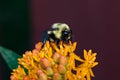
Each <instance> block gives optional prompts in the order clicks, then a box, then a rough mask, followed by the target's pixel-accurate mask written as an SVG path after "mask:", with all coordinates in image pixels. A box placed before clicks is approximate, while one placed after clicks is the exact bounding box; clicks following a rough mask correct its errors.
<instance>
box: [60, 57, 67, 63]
mask: <svg viewBox="0 0 120 80" xmlns="http://www.w3.org/2000/svg"><path fill="white" fill-rule="evenodd" d="M60 64H62V65H66V64H67V58H66V57H65V56H60Z"/></svg>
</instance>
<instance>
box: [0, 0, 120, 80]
mask: <svg viewBox="0 0 120 80" xmlns="http://www.w3.org/2000/svg"><path fill="white" fill-rule="evenodd" d="M14 4H16V3H14ZM21 4H23V3H21ZM119 4H120V1H119V0H31V1H30V2H29V1H26V2H24V7H23V6H21V7H23V8H21V7H20V10H21V14H19V15H22V16H21V17H22V19H21V18H19V17H18V16H19V15H18V16H14V15H13V16H14V18H15V19H13V20H17V21H18V22H19V23H18V25H14V26H17V27H11V28H8V27H7V29H5V28H4V26H3V25H1V24H3V22H1V24H0V25H1V27H0V36H1V37H0V43H1V45H3V46H6V47H7V48H10V49H12V50H14V51H16V52H18V53H20V54H21V53H23V52H25V51H26V50H28V49H32V48H34V45H35V44H36V43H37V42H38V41H41V40H42V35H43V32H44V31H45V30H46V29H48V28H50V26H51V25H52V24H53V23H55V22H63V23H67V24H68V25H69V26H70V27H71V29H72V31H73V41H77V43H78V46H77V51H76V53H77V54H78V55H80V56H82V55H83V54H82V51H83V49H87V50H89V49H92V50H93V52H97V53H98V55H97V61H98V62H99V65H98V66H97V67H95V68H94V69H93V71H94V73H95V78H92V80H113V79H114V80H118V79H119V72H120V62H119V61H120V58H119V56H120V52H119V48H120V47H119V46H120V5H119ZM22 10H23V11H22ZM22 12H23V13H22ZM18 13H19V11H18ZM16 14H17V12H16ZM19 20H20V21H21V22H20V21H19ZM10 24H11V23H10ZM13 24H17V23H16V22H13ZM7 26H9V24H8V25H7ZM18 26H19V28H20V29H18ZM9 29H12V32H13V33H14V34H12V33H11V32H10V33H11V35H5V36H6V37H4V36H3V35H4V34H7V32H4V31H5V30H9ZM15 30H18V31H19V30H21V31H19V32H18V31H16V32H15ZM18 34H19V37H18V36H17V35H18ZM8 36H9V37H11V36H14V37H12V39H13V40H9V39H7V37H8ZM15 39H16V40H15ZM6 41H7V42H6ZM11 42H12V43H11ZM8 44H9V45H8ZM11 44H13V45H11ZM16 47H17V48H16ZM1 62H4V61H3V60H2V59H1ZM1 66H2V67H1ZM4 66H6V64H4V65H2V63H0V68H1V69H0V79H1V80H3V79H4V77H5V76H4V75H6V74H5V73H2V71H3V70H4V71H5V70H6V68H7V67H6V68H3V67H4ZM8 76H9V75H8Z"/></svg>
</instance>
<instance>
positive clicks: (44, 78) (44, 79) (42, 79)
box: [38, 70, 47, 80]
mask: <svg viewBox="0 0 120 80" xmlns="http://www.w3.org/2000/svg"><path fill="white" fill-rule="evenodd" d="M38 76H39V77H38V80H47V75H46V74H45V73H43V72H42V71H41V70H38Z"/></svg>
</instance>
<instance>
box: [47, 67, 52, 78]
mask: <svg viewBox="0 0 120 80" xmlns="http://www.w3.org/2000/svg"><path fill="white" fill-rule="evenodd" d="M46 74H47V75H48V76H51V75H53V70H52V68H51V67H47V68H46Z"/></svg>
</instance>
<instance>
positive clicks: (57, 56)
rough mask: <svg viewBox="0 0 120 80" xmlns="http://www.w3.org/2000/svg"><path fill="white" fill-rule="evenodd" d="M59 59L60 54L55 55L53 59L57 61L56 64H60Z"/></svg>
mask: <svg viewBox="0 0 120 80" xmlns="http://www.w3.org/2000/svg"><path fill="white" fill-rule="evenodd" d="M59 58H60V55H59V53H57V52H55V53H54V55H53V59H54V61H55V62H56V63H58V62H59Z"/></svg>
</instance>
